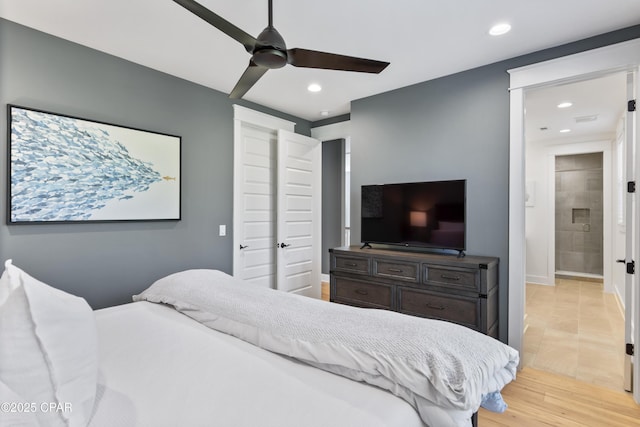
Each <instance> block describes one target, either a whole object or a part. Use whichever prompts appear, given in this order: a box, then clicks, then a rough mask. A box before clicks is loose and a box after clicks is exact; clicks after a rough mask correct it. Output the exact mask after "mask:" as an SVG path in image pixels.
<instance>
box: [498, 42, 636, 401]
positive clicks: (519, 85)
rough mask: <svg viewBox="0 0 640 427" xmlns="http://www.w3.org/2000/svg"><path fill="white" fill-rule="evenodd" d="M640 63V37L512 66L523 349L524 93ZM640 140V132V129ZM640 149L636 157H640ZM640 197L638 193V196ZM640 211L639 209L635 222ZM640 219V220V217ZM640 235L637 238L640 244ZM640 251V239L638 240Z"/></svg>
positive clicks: (515, 246) (512, 291)
mask: <svg viewBox="0 0 640 427" xmlns="http://www.w3.org/2000/svg"><path fill="white" fill-rule="evenodd" d="M639 65H640V39H635V40H630V41H627V42H622V43H617V44H614V45H610V46H606V47H602V48H598V49H593V50H590V51H586V52H581V53H577V54H574V55H569V56H566V57H562V58H557V59H554V60H550V61H545V62H541V63H538V64H533V65H529V66H526V67H521V68H518V69H513V70H509V74H510V99H511V102H510V133H509V136H510V143H509V147H510V150H509V151H510V156H509V274H508V281H509V285H508V286H509V310H508V312H509V314H508V325H509V338H508V339H509V341H508V342H509V345H511V346H512V347H514V348H515V349H517V350H519V351H521V350H522V335H523V329H524V297H525V287H524V284H525V271H526V270H525V233H524V218H525V206H524V192H525V170H524V93H525V91H526V90H528V89H533V88H536V87H542V86H547V85H554V84H560V83H565V82H570V81H579V80H586V79H591V78H595V77H600V76H603V75H606V74H609V73H613V72H620V71H637V69H638V66H639ZM635 95H636V99H637V98H638V90H637V88H636V93H635ZM634 135H635V136H634V139H635V138H637V133H636V132H635V130H634ZM638 151H640V150H636V154H635V155H636V156H638V155H639V154H638ZM636 197H637V196H636ZM639 218H640V213H639V212H638V210H637V209H636V212H635V213H634V220H636V221H638V220H639ZM639 222H640V221H639ZM637 240H639V239H636V242H637ZM635 246H636V249H637V247H638V243H636V244H635ZM638 276H639V273H636V274H635V275H634V282H635V286H636V288H635V292H634V295H633V298H632V301H627V302H626V304H625V305H626V307H625V309H626V312H627V313H628V314H627V315H629V316H632V317H631V318H632V321H633V322H634V324H635V325H638V324H639V321H638V319H639V317H640V313H639V312H640V290H639V289H638V288H637V286H638ZM633 334H634V338H635V343H638V342H639V341H640V339H639V335H640V328H638V327H636V328H635V330H634V332H633ZM639 361H640V351H637V349H636V351H635V353H634V356H633V363H634V365H635V369H634V371H635V372H634V378H633V380H634V383H635V385H636V387H634V399H635V401H636V402H638V403H640V362H639Z"/></svg>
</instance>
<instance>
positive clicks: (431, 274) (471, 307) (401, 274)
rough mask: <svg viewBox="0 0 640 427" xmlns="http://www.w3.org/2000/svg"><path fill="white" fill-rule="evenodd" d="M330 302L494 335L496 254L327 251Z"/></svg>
mask: <svg viewBox="0 0 640 427" xmlns="http://www.w3.org/2000/svg"><path fill="white" fill-rule="evenodd" d="M329 253H330V256H331V289H330V299H331V301H332V302H336V303H341V304H348V305H353V306H358V307H369V308H382V309H387V310H393V311H397V312H400V313H405V314H409V315H412V316H421V317H429V318H434V319H440V320H447V321H450V322H455V323H459V324H461V325H464V326H467V327H469V328H472V329H475V330H477V331H479V332H482V333H484V334H487V335H489V336H492V337H494V338H496V339H497V338H498V263H499V260H498V258H496V257H485V256H465V257H461V258H459V257H457V256H455V255H441V254H431V253H418V252H409V251H401V250H386V249H359V248H358V247H356V246H352V247H343V248H334V249H329Z"/></svg>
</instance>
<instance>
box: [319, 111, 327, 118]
mask: <svg viewBox="0 0 640 427" xmlns="http://www.w3.org/2000/svg"><path fill="white" fill-rule="evenodd" d="M320 115H321V116H322V117H327V116H328V115H329V112H328V111H327V110H322V111H320Z"/></svg>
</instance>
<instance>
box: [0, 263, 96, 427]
mask: <svg viewBox="0 0 640 427" xmlns="http://www.w3.org/2000/svg"><path fill="white" fill-rule="evenodd" d="M97 377H98V342H97V329H96V323H95V318H94V314H93V311H92V310H91V307H89V305H88V304H87V302H86V301H85V300H84V299H82V298H78V297H76V296H73V295H70V294H67V293H65V292H63V291H61V290H58V289H55V288H52V287H50V286H48V285H46V284H44V283H42V282H40V281H38V280H36V279H34V278H33V277H31V276H29V275H28V274H27V273H25V272H24V271H22V270H20V269H19V268H18V267H15V266H14V265H12V264H11V260H9V261H7V262H6V263H5V271H4V273H3V274H2V277H0V381H1V382H3V383H4V385H5V386H6V387H7V388H8V389H10V390H11V391H12V393H15V395H17V396H19V398H20V399H21V402H22V403H29V404H35V405H33V406H32V408H35V416H36V418H37V419H38V422H39V423H40V425H42V426H52V427H55V426H70V427H75V426H86V425H87V423H88V422H89V419H90V417H91V413H92V411H93V405H94V400H95V395H96V387H97Z"/></svg>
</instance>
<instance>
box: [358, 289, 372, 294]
mask: <svg viewBox="0 0 640 427" xmlns="http://www.w3.org/2000/svg"><path fill="white" fill-rule="evenodd" d="M356 294H358V295H369V292H367V291H365V290H364V289H356Z"/></svg>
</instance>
